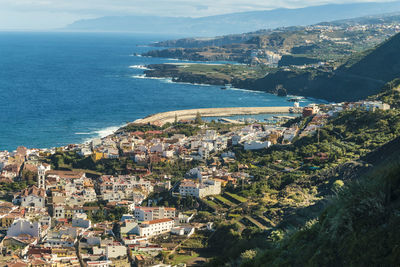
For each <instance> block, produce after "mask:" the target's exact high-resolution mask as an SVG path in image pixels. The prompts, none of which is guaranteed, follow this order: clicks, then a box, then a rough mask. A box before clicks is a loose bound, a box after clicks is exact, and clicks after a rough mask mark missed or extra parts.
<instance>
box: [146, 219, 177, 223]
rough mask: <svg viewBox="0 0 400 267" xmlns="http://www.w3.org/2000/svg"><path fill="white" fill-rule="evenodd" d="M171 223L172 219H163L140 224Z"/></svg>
mask: <svg viewBox="0 0 400 267" xmlns="http://www.w3.org/2000/svg"><path fill="white" fill-rule="evenodd" d="M170 221H173V219H169V218H165V219H158V220H152V221H144V222H142V224H156V223H163V222H170Z"/></svg>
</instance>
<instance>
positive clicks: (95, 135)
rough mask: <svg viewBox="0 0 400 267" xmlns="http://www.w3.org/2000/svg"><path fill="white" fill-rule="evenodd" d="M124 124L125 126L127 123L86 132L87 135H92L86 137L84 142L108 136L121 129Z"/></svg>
mask: <svg viewBox="0 0 400 267" xmlns="http://www.w3.org/2000/svg"><path fill="white" fill-rule="evenodd" d="M123 126H125V125H121V126H110V127H107V128H103V129H100V130H96V131H92V132H90V133H85V134H87V135H91V137H90V138H87V139H85V140H84V141H83V142H84V143H90V142H91V141H92V140H93V139H96V138H103V137H107V136H109V135H111V134H113V133H115V132H116V131H117V130H118V129H120V128H121V127H123Z"/></svg>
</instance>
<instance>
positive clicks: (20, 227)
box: [7, 219, 41, 238]
mask: <svg viewBox="0 0 400 267" xmlns="http://www.w3.org/2000/svg"><path fill="white" fill-rule="evenodd" d="M21 234H27V235H30V236H32V237H36V238H40V237H41V226H40V223H39V222H30V221H28V220H26V219H16V220H14V222H13V224H11V226H10V227H9V228H8V230H7V236H8V237H17V236H19V235H21Z"/></svg>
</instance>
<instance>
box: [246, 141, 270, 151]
mask: <svg viewBox="0 0 400 267" xmlns="http://www.w3.org/2000/svg"><path fill="white" fill-rule="evenodd" d="M270 146H271V142H270V141H264V142H261V141H250V142H245V143H244V150H258V149H264V148H268V147H270Z"/></svg>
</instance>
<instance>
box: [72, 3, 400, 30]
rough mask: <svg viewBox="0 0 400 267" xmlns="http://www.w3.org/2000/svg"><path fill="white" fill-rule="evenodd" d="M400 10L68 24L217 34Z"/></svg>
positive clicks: (382, 6) (340, 8) (326, 9)
mask: <svg viewBox="0 0 400 267" xmlns="http://www.w3.org/2000/svg"><path fill="white" fill-rule="evenodd" d="M397 11H400V1H395V2H387V3H354V4H330V5H322V6H313V7H306V8H298V9H284V8H280V9H274V10H268V11H252V12H243V13H232V14H226V15H218V16H209V17H201V18H188V17H157V16H120V17H101V18H97V19H87V20H79V21H76V22H74V23H72V24H70V25H68V26H67V27H66V28H65V30H70V31H111V32H114V31H119V32H135V33H155V34H161V33H162V34H166V33H168V34H179V35H186V36H216V35H224V34H235V33H243V32H251V31H256V30H259V29H271V28H278V27H287V26H294V25H309V24H315V23H318V22H321V21H333V20H339V19H349V18H355V17H361V16H367V15H373V14H380V13H388V12H397Z"/></svg>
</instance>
